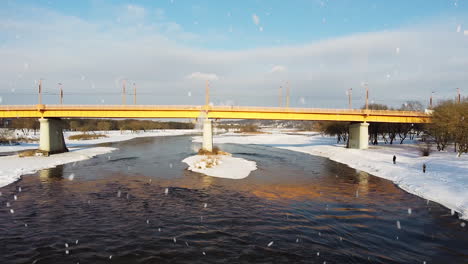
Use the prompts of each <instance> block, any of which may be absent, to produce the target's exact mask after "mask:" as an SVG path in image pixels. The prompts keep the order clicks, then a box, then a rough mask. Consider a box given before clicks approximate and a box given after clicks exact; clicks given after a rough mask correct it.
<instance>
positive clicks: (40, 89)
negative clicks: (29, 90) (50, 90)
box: [38, 79, 42, 104]
mask: <svg viewBox="0 0 468 264" xmlns="http://www.w3.org/2000/svg"><path fill="white" fill-rule="evenodd" d="M38 99H39V104H42V79H39V96H38Z"/></svg>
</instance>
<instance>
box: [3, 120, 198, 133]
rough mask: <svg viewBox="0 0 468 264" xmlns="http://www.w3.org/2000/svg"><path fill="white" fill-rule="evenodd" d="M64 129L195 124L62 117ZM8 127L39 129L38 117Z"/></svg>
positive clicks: (123, 128)
mask: <svg viewBox="0 0 468 264" xmlns="http://www.w3.org/2000/svg"><path fill="white" fill-rule="evenodd" d="M62 121H63V124H64V129H66V130H70V131H81V132H88V131H108V130H132V131H138V130H143V131H145V130H154V129H193V128H194V124H192V123H183V122H171V121H169V122H161V121H153V120H136V119H124V120H114V119H62ZM6 128H11V129H19V130H22V132H23V134H25V135H28V134H29V133H30V132H33V133H36V132H37V131H39V121H38V119H37V118H17V119H12V120H11V121H10V122H8V124H7V125H6Z"/></svg>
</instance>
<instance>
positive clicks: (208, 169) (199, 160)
mask: <svg viewBox="0 0 468 264" xmlns="http://www.w3.org/2000/svg"><path fill="white" fill-rule="evenodd" d="M182 162H185V163H187V165H189V168H188V169H189V170H191V171H194V172H198V173H203V174H205V175H208V176H212V177H218V178H226V179H236V180H239V179H244V178H246V177H247V176H249V174H250V172H251V171H254V170H256V169H257V164H256V163H255V162H254V161H249V160H245V159H242V158H235V157H231V156H227V155H195V156H191V157H188V158H186V159H184V160H183V161H182Z"/></svg>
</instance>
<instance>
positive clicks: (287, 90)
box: [286, 82, 289, 108]
mask: <svg viewBox="0 0 468 264" xmlns="http://www.w3.org/2000/svg"><path fill="white" fill-rule="evenodd" d="M286 85H287V88H286V108H289V82H287V83H286Z"/></svg>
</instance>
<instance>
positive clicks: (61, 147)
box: [39, 118, 68, 155]
mask: <svg viewBox="0 0 468 264" xmlns="http://www.w3.org/2000/svg"><path fill="white" fill-rule="evenodd" d="M39 123H40V139H39V150H40V151H43V152H46V153H47V154H48V155H50V154H57V153H63V152H67V151H68V149H67V146H66V145H65V139H64V137H63V131H62V130H63V128H64V124H63V122H62V120H60V118H41V119H39Z"/></svg>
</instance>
